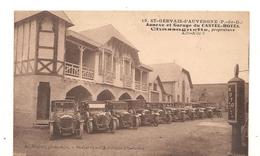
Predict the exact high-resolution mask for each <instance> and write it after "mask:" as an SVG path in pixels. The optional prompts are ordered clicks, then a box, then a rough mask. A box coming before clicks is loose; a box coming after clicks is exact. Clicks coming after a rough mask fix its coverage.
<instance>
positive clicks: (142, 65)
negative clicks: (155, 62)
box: [138, 63, 153, 72]
mask: <svg viewBox="0 0 260 156" xmlns="http://www.w3.org/2000/svg"><path fill="white" fill-rule="evenodd" d="M138 68H142V69H145V70H147V71H149V72H151V71H153V68H152V67H150V66H148V65H146V64H143V63H140V65H139V66H138Z"/></svg>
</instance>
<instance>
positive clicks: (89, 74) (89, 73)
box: [82, 66, 94, 80]
mask: <svg viewBox="0 0 260 156" xmlns="http://www.w3.org/2000/svg"><path fill="white" fill-rule="evenodd" d="M82 78H83V79H90V80H93V79H94V69H90V68H87V67H84V66H83V67H82Z"/></svg>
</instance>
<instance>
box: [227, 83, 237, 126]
mask: <svg viewBox="0 0 260 156" xmlns="http://www.w3.org/2000/svg"><path fill="white" fill-rule="evenodd" d="M228 121H229V123H237V84H236V83H230V84H228Z"/></svg>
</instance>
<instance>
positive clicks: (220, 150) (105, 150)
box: [14, 118, 231, 156]
mask: <svg viewBox="0 0 260 156" xmlns="http://www.w3.org/2000/svg"><path fill="white" fill-rule="evenodd" d="M230 142H231V126H230V125H228V123H227V121H226V119H225V118H212V119H202V120H194V121H186V122H173V123H171V124H160V125H159V126H158V127H152V126H146V127H140V128H138V129H137V130H134V129H122V130H117V131H116V132H115V133H109V132H105V133H95V134H87V133H85V134H84V136H83V139H82V140H80V139H76V138H74V137H64V138H60V139H57V140H51V141H50V140H49V139H48V129H47V128H30V129H28V128H22V127H15V128H14V152H15V154H14V155H17V156H23V155H26V156H60V155H61V156H78V155H79V156H86V155H91V156H99V155H108V156H114V155H118V156H122V155H126V156H142V155H145V156H157V155H158V156H223V155H227V154H228V152H229V151H230V146H231V144H230Z"/></svg>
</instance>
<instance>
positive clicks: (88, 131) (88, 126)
mask: <svg viewBox="0 0 260 156" xmlns="http://www.w3.org/2000/svg"><path fill="white" fill-rule="evenodd" d="M92 132H93V122H92V121H89V122H88V123H87V133H92Z"/></svg>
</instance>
